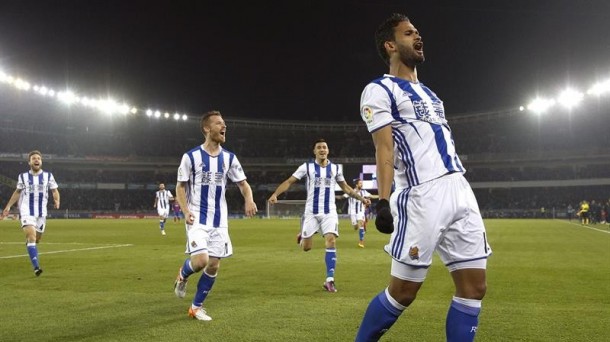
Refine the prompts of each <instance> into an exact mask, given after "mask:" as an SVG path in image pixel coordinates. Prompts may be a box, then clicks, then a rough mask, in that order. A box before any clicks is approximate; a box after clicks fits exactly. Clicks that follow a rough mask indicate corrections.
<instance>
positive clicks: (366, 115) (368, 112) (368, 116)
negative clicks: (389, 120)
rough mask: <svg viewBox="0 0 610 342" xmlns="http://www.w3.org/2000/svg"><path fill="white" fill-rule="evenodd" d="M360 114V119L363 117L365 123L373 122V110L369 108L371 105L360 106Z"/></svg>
mask: <svg viewBox="0 0 610 342" xmlns="http://www.w3.org/2000/svg"><path fill="white" fill-rule="evenodd" d="M360 115H361V116H362V119H364V122H366V124H367V125H368V124H370V123H371V122H373V110H372V109H371V107H369V106H364V107H362V112H361V113H360Z"/></svg>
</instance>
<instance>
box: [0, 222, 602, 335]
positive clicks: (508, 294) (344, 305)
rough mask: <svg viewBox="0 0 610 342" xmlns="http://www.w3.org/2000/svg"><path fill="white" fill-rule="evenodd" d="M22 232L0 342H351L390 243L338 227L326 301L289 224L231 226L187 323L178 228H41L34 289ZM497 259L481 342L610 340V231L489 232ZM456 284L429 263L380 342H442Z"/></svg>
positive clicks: (1, 237) (7, 266) (1, 281)
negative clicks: (227, 245)
mask: <svg viewBox="0 0 610 342" xmlns="http://www.w3.org/2000/svg"><path fill="white" fill-rule="evenodd" d="M18 225H19V223H18V222H17V221H7V220H5V221H0V322H1V324H0V325H1V327H0V341H3V342H9V341H26V340H30V341H37V342H42V341H147V342H150V341H183V340H189V339H190V340H195V341H200V340H201V341H240V342H244V341H353V339H354V336H355V334H356V331H357V329H358V325H359V324H360V320H361V318H362V315H363V313H364V310H365V309H366V306H367V304H368V302H369V300H370V299H371V298H372V297H373V296H375V295H376V294H377V293H378V292H380V291H381V290H382V289H383V288H384V287H385V286H386V284H387V281H388V278H389V276H388V274H389V265H390V258H389V257H388V256H387V255H386V254H385V253H384V252H383V251H382V247H383V245H384V244H385V243H386V242H387V240H388V237H387V236H385V235H382V234H380V233H378V232H377V231H376V230H375V229H374V228H372V225H370V226H369V230H368V233H367V235H366V248H364V249H361V248H358V246H357V239H358V234H357V232H355V231H354V230H352V229H351V227H350V225H349V223H348V222H347V221H341V224H340V233H341V236H340V238H339V239H338V242H337V244H338V246H337V247H338V263H337V272H336V283H337V288H338V292H337V293H334V294H332V293H327V292H324V291H323V289H322V283H323V281H324V278H325V267H324V248H323V240H322V238H320V237H316V238H315V240H314V249H313V250H312V251H310V252H307V253H305V252H303V251H301V250H300V249H299V248H298V246H297V244H296V241H295V236H296V233H297V231H298V221H297V220H267V219H246V220H232V221H231V222H230V231H231V237H232V240H233V246H234V253H235V254H234V255H233V256H232V257H231V258H228V259H226V260H223V261H222V263H221V267H220V273H219V277H218V279H217V281H216V284H215V285H214V288H213V290H212V292H211V293H210V295H209V296H208V299H207V300H206V302H205V306H206V307H207V309H208V312H209V314H210V315H211V316H212V317H213V319H214V320H213V321H211V322H199V321H195V320H192V319H190V318H189V317H188V316H187V313H186V312H187V308H188V306H189V305H190V301H191V299H192V295H193V290H194V289H195V286H196V283H197V280H198V279H199V274H198V275H195V276H193V278H192V279H191V282H190V284H189V288H188V291H187V297H186V298H184V299H178V298H176V297H175V296H174V293H173V282H174V278H175V276H176V273H177V271H178V268H179V266H180V265H181V263H182V261H183V260H184V258H185V255H184V254H183V252H184V244H185V236H184V235H185V234H184V227H183V225H182V223H180V224H175V223H173V222H172V221H171V220H168V223H167V228H166V230H167V236H161V234H160V233H159V229H158V221H157V220H154V219H150V220H148V219H146V220H137V219H132V220H49V221H48V228H47V232H46V233H45V235H44V237H43V240H42V242H41V244H40V245H39V252H40V253H41V254H40V261H41V266H42V268H43V269H44V273H43V274H42V275H41V276H40V277H39V278H36V277H35V276H34V274H33V272H32V268H31V265H30V262H29V259H28V258H27V257H26V256H25V254H26V250H25V246H24V236H23V233H22V231H21V229H20V228H19V226H18ZM486 226H487V232H488V237H489V242H490V244H491V246H492V249H493V252H494V253H493V255H492V256H491V258H490V259H489V262H488V279H487V281H488V292H487V296H486V298H485V300H484V301H483V310H482V313H481V316H480V325H479V332H478V334H477V341H493V342H495V341H553V342H556V341H610V234H609V230H608V226H607V225H606V226H602V225H598V226H594V227H582V226H580V225H579V224H576V223H575V222H572V223H569V222H567V221H559V220H499V219H498V220H487V221H486ZM452 293H453V285H452V283H451V279H450V276H449V274H448V273H447V271H446V270H445V268H444V266H443V265H441V264H440V261H439V259H438V258H435V261H434V264H433V266H432V267H431V269H430V272H429V274H428V278H427V280H426V283H425V284H424V286H423V287H422V289H421V291H420V293H419V296H418V299H417V300H416V301H415V302H414V303H413V304H412V305H411V307H409V308H408V309H407V311H405V313H403V315H402V316H401V317H400V319H399V320H398V321H397V322H396V324H395V325H394V327H393V328H392V329H391V330H390V331H389V332H388V333H387V334H386V335H385V336H384V338H383V339H382V340H383V341H420V342H423V341H443V340H444V338H445V337H444V336H445V335H444V334H445V333H444V330H445V329H444V324H445V315H446V312H447V308H448V305H449V301H450V300H451V296H452Z"/></svg>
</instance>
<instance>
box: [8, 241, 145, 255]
mask: <svg viewBox="0 0 610 342" xmlns="http://www.w3.org/2000/svg"><path fill="white" fill-rule="evenodd" d="M21 243H23V242H21ZM130 246H133V245H132V244H124V245H108V246H99V247H89V248H76V249H65V250H61V251H53V252H41V253H38V254H39V255H42V254H57V253H67V252H78V251H91V250H96V249H106V248H119V247H130ZM26 256H28V254H19V255H9V256H3V257H0V259H12V258H20V257H26Z"/></svg>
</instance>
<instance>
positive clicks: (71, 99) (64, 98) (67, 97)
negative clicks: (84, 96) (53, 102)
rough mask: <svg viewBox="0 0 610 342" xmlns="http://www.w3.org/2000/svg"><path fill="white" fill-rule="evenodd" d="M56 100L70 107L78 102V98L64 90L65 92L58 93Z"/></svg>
mask: <svg viewBox="0 0 610 342" xmlns="http://www.w3.org/2000/svg"><path fill="white" fill-rule="evenodd" d="M57 98H58V99H59V100H60V101H61V102H63V103H65V104H67V105H71V104H73V103H75V102H78V101H79V99H78V96H76V94H74V93H73V92H72V91H70V90H66V91H60V92H58V93H57Z"/></svg>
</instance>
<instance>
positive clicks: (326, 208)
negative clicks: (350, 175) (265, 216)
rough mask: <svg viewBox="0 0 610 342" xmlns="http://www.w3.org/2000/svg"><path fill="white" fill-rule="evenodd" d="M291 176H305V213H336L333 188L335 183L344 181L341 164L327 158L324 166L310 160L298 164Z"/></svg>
mask: <svg viewBox="0 0 610 342" xmlns="http://www.w3.org/2000/svg"><path fill="white" fill-rule="evenodd" d="M292 176H293V177H294V178H296V179H302V178H303V177H304V176H307V184H306V185H307V201H306V203H305V212H306V213H313V214H329V213H331V212H332V213H335V214H336V213H337V206H336V205H335V188H336V184H337V183H339V182H344V181H345V178H344V177H343V167H342V166H341V165H339V164H333V163H331V162H330V160H329V161H328V164H326V166H321V165H319V164H317V163H316V162H315V161H313V160H312V161H309V162H305V163H303V164H302V165H301V166H299V168H298V169H297V170H296V171H295V172H294V173H293V174H292Z"/></svg>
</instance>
